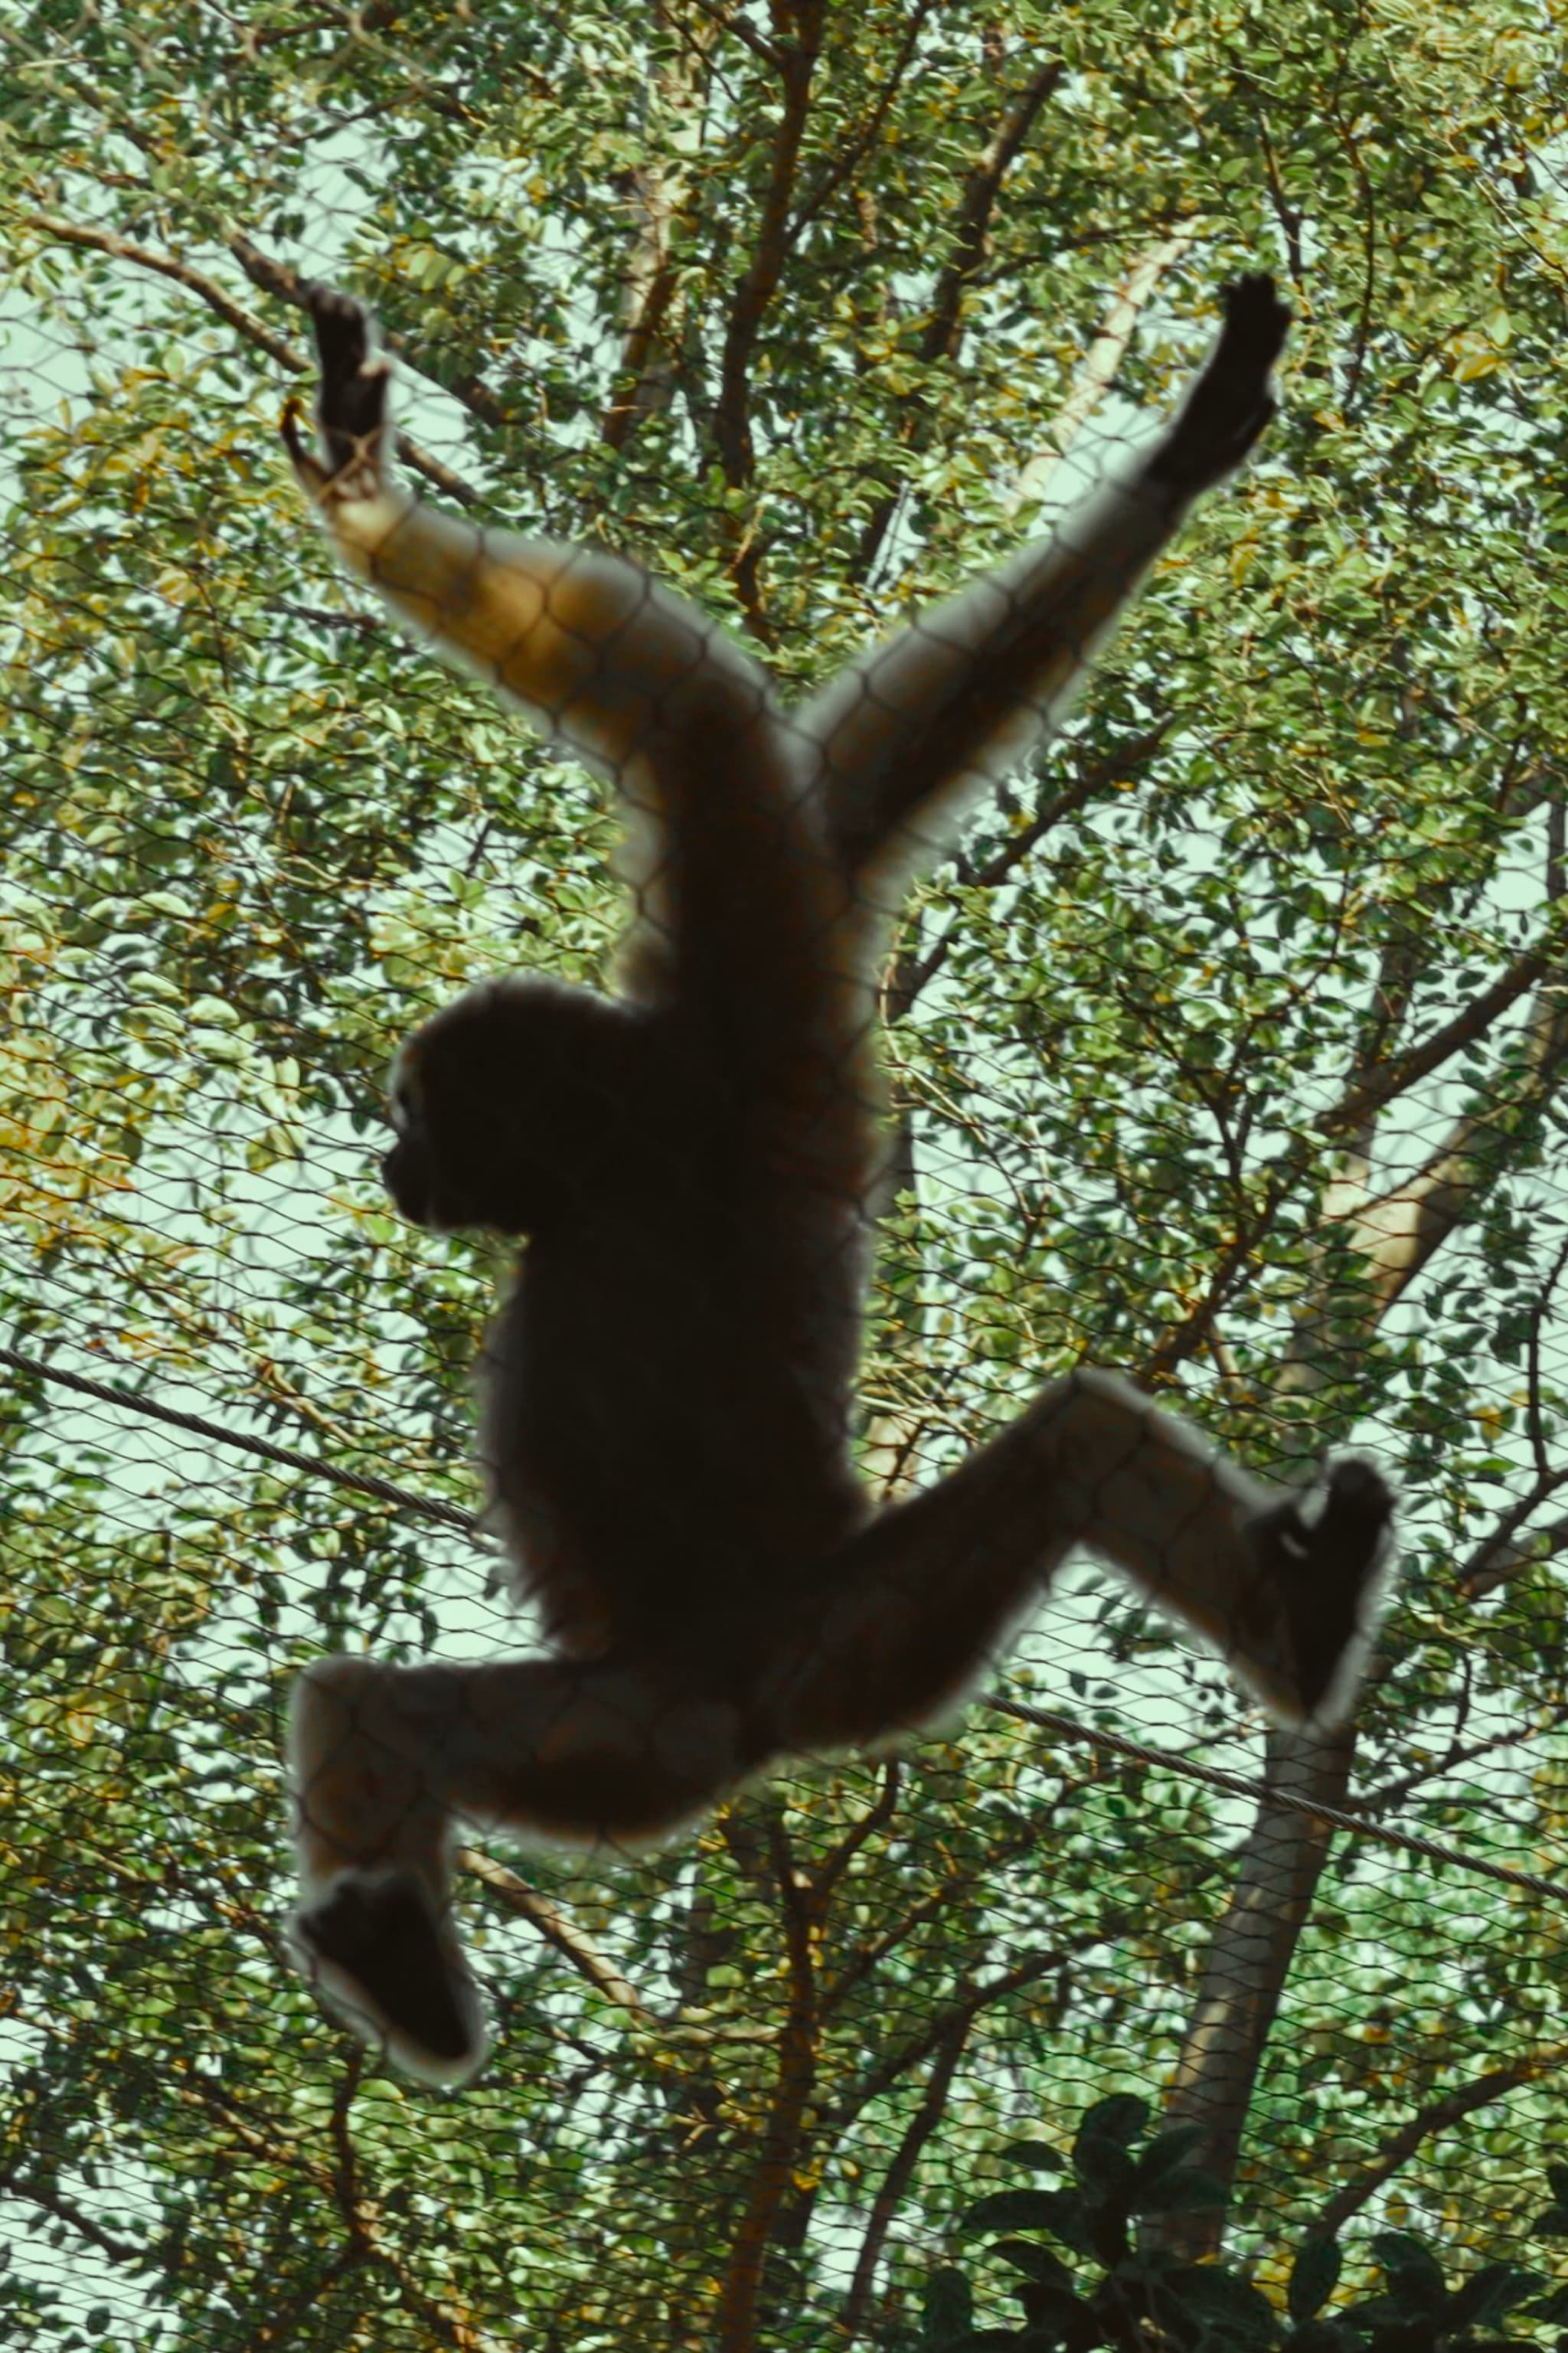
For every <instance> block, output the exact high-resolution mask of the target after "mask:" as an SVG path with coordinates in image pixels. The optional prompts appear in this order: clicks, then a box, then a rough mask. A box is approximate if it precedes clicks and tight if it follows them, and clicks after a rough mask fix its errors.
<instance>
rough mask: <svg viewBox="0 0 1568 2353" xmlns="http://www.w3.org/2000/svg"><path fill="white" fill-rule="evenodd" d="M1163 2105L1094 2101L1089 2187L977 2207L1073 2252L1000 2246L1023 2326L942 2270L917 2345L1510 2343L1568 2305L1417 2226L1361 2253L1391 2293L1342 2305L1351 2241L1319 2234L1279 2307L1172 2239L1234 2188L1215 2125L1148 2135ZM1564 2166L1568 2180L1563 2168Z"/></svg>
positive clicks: (1443, 2352)
mask: <svg viewBox="0 0 1568 2353" xmlns="http://www.w3.org/2000/svg"><path fill="white" fill-rule="evenodd" d="M1148 2113H1149V2112H1148V2109H1147V2106H1146V2105H1145V2104H1144V2103H1143V2102H1142V2101H1141V2100H1136V2099H1131V2098H1128V2097H1126V2096H1122V2097H1120V2098H1115V2099H1110V2100H1102V2101H1100V2102H1099V2103H1098V2104H1097V2105H1095V2106H1094V2107H1092V2108H1090V2109H1089V2113H1088V2114H1087V2115H1086V2116H1084V2118H1083V2119H1082V2121H1081V2123H1080V2124H1079V2130H1078V2137H1077V2139H1076V2141H1075V2143H1074V2145H1073V2152H1072V2168H1073V2171H1074V2173H1075V2175H1076V2176H1077V2179H1078V2184H1079V2187H1078V2188H1077V2189H1076V2190H1068V2191H1065V2192H1043V2193H1042V2192H1040V2191H1037V2190H1002V2191H1000V2192H997V2193H995V2194H994V2195H992V2196H990V2197H987V2198H983V2199H981V2200H979V2201H978V2203H977V2204H976V2205H974V2206H973V2207H972V2208H971V2209H970V2211H969V2212H968V2214H967V2215H966V2216H965V2217H964V2223H963V2227H964V2229H965V2231H966V2232H972V2233H974V2234H977V2235H978V2234H985V2235H987V2236H988V2235H989V2234H990V2233H991V2232H996V2231H1005V2232H1006V2231H1013V2230H1020V2229H1022V2230H1030V2231H1034V2232H1044V2233H1045V2234H1046V2235H1047V2237H1050V2238H1054V2239H1055V2240H1056V2241H1057V2242H1058V2244H1059V2245H1061V2246H1062V2247H1064V2248H1065V2249H1066V2250H1067V2251H1068V2252H1067V2255H1066V2257H1065V2258H1064V2257H1063V2256H1059V2255H1058V2254H1056V2253H1054V2252H1053V2251H1052V2250H1051V2249H1050V2248H1048V2247H1044V2246H1041V2245H1039V2244H1038V2243H1037V2242H1036V2241H1034V2240H1028V2239H1018V2238H1013V2237H1004V2238H999V2239H995V2240H993V2242H992V2243H991V2244H990V2245H989V2246H988V2247H987V2248H986V2250H985V2251H984V2263H985V2266H986V2268H987V2269H990V2270H992V2271H993V2272H994V2267H995V2266H998V2265H1000V2266H1002V2267H1004V2269H1005V2272H1007V2273H1010V2274H1012V2275H1013V2276H1012V2278H1011V2280H1010V2281H1009V2284H1008V2286H1007V2288H1006V2290H1005V2294H1006V2295H1010V2296H1011V2297H1012V2298H1013V2299H1015V2300H1016V2302H1017V2303H1018V2304H1019V2305H1020V2306H1022V2308H1023V2316H1024V2317H1023V2324H1022V2326H1021V2327H1016V2328H1009V2327H975V2326H974V2311H975V2296H974V2293H973V2287H972V2285H971V2283H970V2280H969V2278H968V2276H967V2275H966V2274H965V2273H964V2272H963V2271H960V2270H958V2269H956V2268H953V2267H950V2268H948V2269H946V2270H944V2271H940V2272H937V2273H936V2274H933V2276H932V2280H931V2285H930V2287H929V2288H928V2291H927V2295H926V2303H925V2310H924V2318H923V2323H922V2327H921V2332H920V2334H919V2336H918V2337H917V2338H916V2339H914V2340H911V2341H912V2343H913V2345H914V2346H915V2348H917V2353H983V2348H1007V2347H1011V2348H1016V2353H1100V2348H1104V2353H1148V2348H1149V2347H1150V2346H1151V2345H1159V2346H1163V2347H1165V2348H1170V2353H1482V2348H1485V2353H1499V2348H1501V2347H1503V2346H1506V2345H1509V2344H1521V2345H1530V2344H1533V2343H1535V2342H1537V2341H1538V2339H1537V2335H1536V2329H1537V2327H1540V2326H1544V2325H1548V2324H1552V2323H1555V2322H1557V2321H1559V2320H1560V2319H1561V2317H1562V2312H1561V2310H1560V2307H1561V2306H1562V2305H1563V2299H1564V2296H1565V2295H1568V2290H1564V2289H1562V2288H1559V2289H1557V2290H1556V2291H1555V2292H1554V2293H1553V2294H1552V2295H1547V2296H1542V2294H1541V2289H1542V2278H1541V2276H1540V2274H1537V2273H1535V2272H1532V2271H1525V2270H1521V2269H1520V2268H1519V2267H1517V2266H1516V2265H1514V2264H1512V2263H1485V2264H1482V2265H1481V2267H1480V2268H1479V2270H1477V2271H1474V2272H1473V2273H1471V2274H1470V2275H1469V2276H1468V2278H1465V2279H1464V2280H1463V2281H1462V2282H1461V2284H1459V2285H1458V2286H1455V2287H1450V2286H1449V2284H1448V2280H1447V2274H1446V2271H1445V2266H1444V2264H1443V2263H1442V2262H1441V2261H1440V2260H1439V2257H1438V2255H1437V2253H1436V2252H1435V2251H1434V2249H1433V2248H1432V2247H1431V2246H1430V2245H1429V2244H1428V2243H1427V2242H1426V2241H1425V2240H1423V2239H1421V2238H1419V2237H1418V2236H1416V2235H1415V2233H1414V2232H1408V2231H1380V2232H1374V2233H1373V2236H1372V2238H1371V2240H1370V2242H1369V2243H1368V2245H1367V2246H1366V2248H1365V2250H1364V2253H1363V2251H1361V2250H1358V2251H1357V2254H1358V2257H1359V2258H1360V2259H1361V2260H1363V2261H1370V2263H1371V2265H1372V2267H1373V2270H1374V2271H1375V2272H1376V2273H1378V2274H1381V2275H1382V2278H1383V2281H1384V2286H1383V2288H1382V2290H1381V2292H1379V2293H1376V2294H1373V2295H1359V2296H1352V2297H1351V2298H1350V2299H1348V2300H1342V2301H1341V2302H1340V2303H1338V2304H1336V2305H1334V2306H1333V2307H1332V2309H1331V2311H1330V2312H1327V2313H1325V2310H1324V2307H1325V2306H1328V2304H1329V2301H1330V2298H1331V2296H1332V2295H1333V2294H1334V2291H1335V2289H1336V2287H1337V2286H1338V2285H1339V2282H1340V2274H1341V2269H1342V2263H1343V2260H1344V2253H1343V2250H1342V2248H1341V2245H1340V2243H1339V2242H1338V2240H1336V2239H1334V2238H1331V2237H1328V2236H1324V2235H1321V2234H1309V2235H1308V2236H1307V2237H1306V2238H1305V2239H1303V2240H1302V2241H1301V2242H1300V2247H1299V2248H1298V2250H1297V2252H1296V2254H1295V2258H1294V2261H1293V2263H1291V2265H1290V2268H1289V2276H1288V2280H1287V2284H1286V2290H1285V2310H1284V2312H1283V2313H1280V2312H1278V2311H1277V2310H1276V2309H1275V2307H1274V2306H1273V2305H1272V2304H1271V2303H1270V2302H1269V2300H1268V2297H1267V2296H1265V2295H1261V2294H1259V2292H1258V2288H1257V2287H1256V2286H1254V2285H1253V2284H1252V2282H1251V2280H1250V2279H1249V2278H1248V2277H1247V2276H1246V2275H1245V2274H1243V2273H1242V2272H1241V2271H1240V2270H1238V2269H1237V2268H1236V2267H1235V2266H1234V2265H1232V2264H1228V2263H1223V2262H1219V2263H1189V2262H1185V2261H1184V2260H1183V2258H1182V2256H1181V2255H1180V2254H1179V2253H1175V2252H1173V2251H1172V2250H1171V2249H1170V2248H1168V2247H1166V2246H1162V2245H1161V2244H1160V2243H1159V2242H1158V2233H1159V2231H1160V2229H1161V2227H1162V2226H1168V2225H1169V2224H1170V2223H1171V2221H1173V2218H1174V2219H1179V2218H1181V2217H1183V2216H1193V2215H1201V2214H1202V2213H1203V2212H1204V2211H1205V2209H1212V2207H1213V2206H1214V2205H1215V2202H1216V2201H1217V2202H1218V2203H1220V2204H1223V2203H1224V2192H1223V2190H1222V2189H1220V2187H1219V2185H1218V2184H1217V2183H1216V2182H1215V2181H1214V2180H1213V2179H1211V2178H1210V2177H1209V2176H1207V2175H1206V2174H1205V2173H1204V2172H1203V2171H1202V2170H1201V2168H1198V2167H1196V2166H1193V2165H1190V2164H1188V2163H1187V2162H1185V2159H1186V2157H1187V2155H1188V2153H1189V2151H1190V2150H1191V2149H1192V2148H1193V2147H1195V2146H1196V2143H1197V2139H1198V2138H1199V2137H1201V2134H1202V2127H1201V2126H1197V2127H1194V2126H1172V2127H1169V2128H1168V2129H1166V2130H1165V2131H1163V2132H1156V2133H1154V2134H1153V2135H1152V2136H1151V2137H1149V2138H1147V2139H1146V2140H1145V2139H1143V2132H1144V2126H1145V2124H1146V2122H1147V2119H1148ZM1141 2141H1142V2146H1140V2142H1141ZM1002 2159H1003V2162H1004V2163H1014V2164H1018V2163H1022V2164H1025V2165H1026V2166H1028V2167H1030V2168H1033V2169H1040V2168H1044V2169H1046V2170H1047V2171H1049V2170H1060V2169H1061V2168H1062V2165H1063V2160H1062V2159H1061V2158H1059V2157H1058V2156H1057V2155H1056V2154H1055V2152H1053V2151H1052V2150H1050V2149H1048V2148H1044V2147H1028V2146H1026V2147H1013V2148H1010V2149H1005V2150H1004V2151H1003V2152H1002ZM1550 2173H1551V2175H1552V2177H1558V2176H1563V2177H1564V2178H1568V2168H1563V2167H1560V2166H1558V2167H1552V2168H1550ZM1555 2187H1556V2179H1555V2178H1554V2179H1553V2188H1554V2189H1555ZM1556 2211H1557V2210H1556V2209H1553V2210H1552V2216H1553V2217H1554V2216H1555V2214H1556ZM1542 2219H1543V2221H1545V2220H1547V2219H1548V2218H1542ZM1150 2225H1153V2226H1154V2235H1153V2238H1152V2240H1151V2234H1150V2229H1149V2226H1150ZM1140 2226H1142V2228H1140ZM1552 2227H1553V2228H1556V2227H1558V2226H1557V2225H1556V2223H1555V2221H1553V2222H1552ZM1536 2229H1537V2231H1538V2232H1539V2231H1540V2230H1541V2229H1542V2222H1538V2223H1537V2224H1536ZM1510 2317H1511V2318H1512V2319H1513V2321H1514V2322H1515V2323H1516V2324H1520V2323H1521V2324H1523V2333H1522V2334H1519V2335H1510V2334H1509V2332H1508V2329H1507V2327H1506V2324H1507V2323H1508V2322H1509V2321H1510Z"/></svg>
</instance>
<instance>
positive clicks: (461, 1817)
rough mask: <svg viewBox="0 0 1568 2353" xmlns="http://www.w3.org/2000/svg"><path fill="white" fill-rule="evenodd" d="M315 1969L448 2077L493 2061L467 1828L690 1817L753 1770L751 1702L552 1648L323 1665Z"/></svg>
mask: <svg viewBox="0 0 1568 2353" xmlns="http://www.w3.org/2000/svg"><path fill="white" fill-rule="evenodd" d="M289 1762H290V1779H291V1786H292V1793H293V1811H294V1834H295V1841H296V1845H297V1847H298V1851H299V1856H300V1877H301V1881H302V1884H303V1892H304V1897H305V1901H304V1904H303V1905H302V1907H301V1909H300V1912H299V1914H298V1915H296V1918H295V1921H294V1924H293V1942H294V1946H295V1949H296V1952H297V1954H298V1956H299V1957H300V1963H301V1966H302V1968H304V1971H305V1974H306V1975H307V1976H308V1977H309V1978H310V1979H311V1981H312V1982H313V1983H315V1984H316V1985H318V1986H319V1988H320V1989H321V1991H322V1992H323V1993H324V1994H326V1995H327V1996H328V1997H329V1999H330V2000H331V2001H332V2003H333V2005H334V2006H335V2007H336V2008H338V2009H340V2010H342V2012H343V2013H344V2015H345V2016H346V2017H347V2019H348V2021H349V2022H350V2023H351V2024H352V2025H353V2027H354V2028H355V2030H356V2031H358V2032H360V2033H362V2034H363V2035H364V2036H366V2038H367V2039H369V2040H372V2041H378V2042H385V2044H386V2046H387V2048H388V2049H389V2050H390V2052H392V2055H393V2056H394V2057H395V2059H397V2060H399V2061H400V2062H401V2063H402V2064H403V2065H405V2067H407V2068H409V2069H410V2070H411V2071H412V2072H413V2073H416V2074H418V2075H421V2076H423V2077H424V2078H425V2079H426V2081H427V2082H432V2083H460V2082H462V2081H463V2080H464V2079H465V2078H466V2077H467V2076H468V2075H470V2074H472V2073H473V2072H474V2070H475V2068H476V2067H477V2066H478V2065H479V2063H480V2061H481V2060H482V2058H483V2057H484V2052H485V2035H484V2027H483V2021H482V2014H481V2010H480V2004H479V1992H478V1989H477V1987H476V1986H475V1984H474V1981H473V1978H472V1977H471V1975H470V1973H469V1971H468V1964H467V1962H466V1961H465V1959H464V1957H463V1951H462V1946H461V1943H460V1941H459V1938H458V1932H457V1928H456V1925H455V1922H454V1919H453V1914H452V1890H451V1862H450V1853H451V1843H452V1837H453V1832H454V1830H455V1828H456V1826H457V1825H458V1823H459V1822H461V1821H468V1822H471V1823H475V1824H479V1825H487V1824H488V1825H504V1826H507V1827H510V1828H514V1829H518V1830H522V1831H532V1832H535V1833H543V1834H545V1835H551V1836H554V1837H558V1838H563V1839H568V1840H576V1841H595V1840H599V1839H606V1840H615V1839H626V1840H637V1839H646V1838H650V1837H657V1836H658V1835H659V1834H660V1833H661V1832H664V1831H669V1830H672V1829H674V1828H675V1827H676V1825H677V1824H678V1823H679V1822H680V1821H681V1820H684V1819H685V1818H686V1817H687V1816H688V1815H689V1814H690V1813H692V1812H694V1811H696V1810H699V1809H700V1807H701V1806H702V1805H703V1804H704V1803H705V1802H706V1801H708V1800H709V1799H711V1798H713V1797H714V1796H716V1795H718V1794H719V1793H720V1792H721V1790H723V1789H724V1788H727V1787H729V1786H730V1785H731V1783H732V1782H734V1781H735V1780H736V1779H738V1778H740V1775H741V1772H742V1770H743V1759H742V1752H741V1746H740V1716H739V1712H738V1710H737V1709H736V1708H734V1707H732V1706H730V1705H728V1704H722V1703H715V1702H710V1701H706V1700H703V1699H701V1698H700V1697H698V1696H695V1695H693V1694H691V1693H690V1692H689V1690H688V1691H683V1690H682V1689H680V1688H679V1684H678V1683H676V1682H675V1681H674V1680H673V1678H672V1679H670V1680H669V1681H667V1680H666V1679H665V1678H664V1677H663V1675H661V1673H660V1672H659V1669H658V1665H657V1663H650V1664H649V1665H647V1666H646V1667H642V1668H637V1667H626V1666H615V1667H612V1666H609V1665H578V1664H574V1663H571V1662H561V1661H555V1660H549V1659H528V1660H502V1661H497V1662H491V1663H487V1664H484V1665H479V1666H471V1667H469V1666H462V1667H459V1666H446V1665H431V1666H424V1667H395V1666H386V1665H381V1664H378V1663H377V1662H374V1661H373V1660H369V1659H358V1658H334V1659H325V1660H322V1661H321V1662H320V1663H319V1664H318V1665H317V1666H314V1667H312V1668H311V1669H310V1671H309V1672H307V1673H306V1674H304V1675H302V1676H301V1677H300V1682H299V1684H298V1685H297V1687H296V1690H295V1694H294V1702H293V1710H292V1717H291V1724H290V1735H289Z"/></svg>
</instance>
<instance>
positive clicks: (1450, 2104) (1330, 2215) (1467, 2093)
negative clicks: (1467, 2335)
mask: <svg viewBox="0 0 1568 2353" xmlns="http://www.w3.org/2000/svg"><path fill="white" fill-rule="evenodd" d="M1564 2065H1568V2043H1559V2044H1557V2045H1555V2046H1554V2048H1552V2050H1549V2051H1541V2052H1536V2053H1535V2054H1534V2056H1533V2057H1531V2058H1529V2059H1517V2060H1515V2061H1514V2062H1513V2063H1511V2065H1510V2066H1507V2067H1494V2068H1493V2069H1492V2070H1491V2072H1490V2073H1489V2074H1486V2075H1479V2076H1478V2077H1477V2078H1476V2080H1475V2082H1474V2083H1473V2084H1465V2085H1463V2086H1462V2088H1461V2089H1460V2090H1458V2091H1457V2092H1448V2093H1446V2094H1444V2096H1443V2097H1442V2098H1441V2099H1440V2100H1433V2101H1431V2102H1429V2103H1428V2105H1426V2107H1424V2108H1417V2109H1416V2111H1415V2115H1414V2116H1412V2117H1411V2119H1410V2122H1409V2123H1408V2124H1407V2125H1404V2126H1401V2127H1400V2129H1399V2131H1398V2132H1396V2133H1394V2135H1393V2136H1392V2137H1391V2138H1390V2139H1388V2140H1386V2141H1384V2145H1383V2147H1382V2148H1381V2149H1380V2150H1379V2151H1378V2154H1377V2156H1376V2157H1375V2158H1373V2161H1372V2163H1371V2164H1370V2165H1369V2166H1367V2167H1366V2168H1364V2170H1363V2171H1362V2172H1360V2173H1358V2174H1357V2175H1356V2176H1355V2178H1354V2179H1353V2180H1351V2181H1347V2182H1346V2183H1345V2184H1344V2186H1343V2187H1342V2189H1336V2190H1335V2192H1334V2194H1333V2196H1332V2197H1331V2199H1330V2200H1329V2201H1328V2203H1327V2204H1326V2205H1325V2206H1324V2207H1323V2208H1322V2210H1321V2212H1320V2213H1319V2215H1318V2217H1317V2219H1316V2221H1314V2222H1313V2223H1312V2225H1311V2227H1310V2231H1309V2232H1308V2236H1309V2237H1310V2238H1314V2239H1318V2238H1322V2239H1331V2238H1333V2237H1334V2236H1335V2234H1336V2233H1337V2232H1339V2231H1341V2230H1342V2228H1343V2227H1344V2225H1345V2223H1346V2222H1348V2221H1350V2219H1351V2216H1352V2214H1359V2213H1360V2212H1361V2210H1362V2208H1363V2206H1365V2205H1366V2204H1367V2203H1368V2202H1369V2200H1372V2199H1373V2198H1375V2197H1376V2195H1377V2193H1378V2191H1379V2190H1380V2189H1382V2188H1383V2185H1384V2182H1385V2181H1388V2180H1391V2179H1393V2177H1394V2174H1396V2173H1397V2172H1398V2170H1399V2168H1400V2167H1401V2166H1402V2165H1404V2164H1405V2162H1406V2161H1407V2159H1409V2158H1412V2157H1414V2156H1415V2152H1416V2150H1417V2149H1418V2148H1419V2147H1420V2146H1421V2144H1422V2142H1423V2141H1424V2140H1429V2139H1430V2138H1431V2137H1432V2135H1433V2134H1434V2133H1439V2132H1446V2131H1447V2128H1448V2126H1450V2125H1456V2124H1458V2123H1459V2122H1460V2121H1461V2120H1462V2119H1463V2118H1464V2117H1466V2116H1473V2115H1474V2114H1475V2112H1476V2110H1477V2109H1478V2108H1485V2107H1489V2106H1490V2105H1491V2103H1492V2102H1493V2101H1494V2100H1500V2099H1502V2098H1503V2097H1504V2096H1505V2094H1508V2093H1509V2092H1513V2091H1517V2090H1518V2088H1519V2086H1520V2085H1521V2084H1531V2083H1534V2082H1535V2081H1536V2080H1537V2079H1538V2078H1539V2077H1540V2076H1542V2075H1549V2074H1552V2073H1554V2072H1555V2071H1556V2070H1557V2069H1558V2068H1560V2067H1562V2066H1564Z"/></svg>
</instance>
